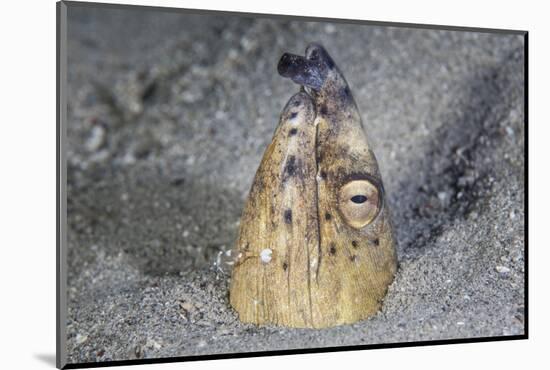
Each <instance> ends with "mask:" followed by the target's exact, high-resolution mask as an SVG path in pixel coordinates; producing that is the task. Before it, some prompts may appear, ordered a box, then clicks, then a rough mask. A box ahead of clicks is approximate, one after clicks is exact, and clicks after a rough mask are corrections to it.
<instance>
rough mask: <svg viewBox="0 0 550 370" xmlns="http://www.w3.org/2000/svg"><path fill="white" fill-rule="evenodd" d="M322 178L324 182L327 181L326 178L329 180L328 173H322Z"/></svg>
mask: <svg viewBox="0 0 550 370" xmlns="http://www.w3.org/2000/svg"><path fill="white" fill-rule="evenodd" d="M321 178H322V179H323V180H326V178H327V173H326V172H325V171H321Z"/></svg>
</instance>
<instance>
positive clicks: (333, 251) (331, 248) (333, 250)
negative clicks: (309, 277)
mask: <svg viewBox="0 0 550 370" xmlns="http://www.w3.org/2000/svg"><path fill="white" fill-rule="evenodd" d="M328 252H329V253H330V254H331V255H333V256H334V255H335V254H336V246H335V245H334V243H330V249H329V250H328Z"/></svg>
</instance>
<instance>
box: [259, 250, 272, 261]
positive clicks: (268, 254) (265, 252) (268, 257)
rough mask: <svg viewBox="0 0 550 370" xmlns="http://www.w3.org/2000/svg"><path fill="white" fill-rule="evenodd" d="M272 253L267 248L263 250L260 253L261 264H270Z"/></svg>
mask: <svg viewBox="0 0 550 370" xmlns="http://www.w3.org/2000/svg"><path fill="white" fill-rule="evenodd" d="M272 253H273V251H272V250H271V249H269V248H266V249H264V250H263V251H262V252H261V253H260V259H261V260H262V262H263V263H269V262H271V254H272Z"/></svg>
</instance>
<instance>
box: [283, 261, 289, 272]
mask: <svg viewBox="0 0 550 370" xmlns="http://www.w3.org/2000/svg"><path fill="white" fill-rule="evenodd" d="M287 268H288V263H286V262H283V270H285V271H286V269H287Z"/></svg>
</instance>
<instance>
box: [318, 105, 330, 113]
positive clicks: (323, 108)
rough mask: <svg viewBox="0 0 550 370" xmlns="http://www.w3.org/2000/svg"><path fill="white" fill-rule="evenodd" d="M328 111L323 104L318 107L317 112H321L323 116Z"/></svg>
mask: <svg viewBox="0 0 550 370" xmlns="http://www.w3.org/2000/svg"><path fill="white" fill-rule="evenodd" d="M327 112H328V109H327V106H326V105H325V104H323V105H321V108H320V109H319V113H321V114H322V115H323V116H326V115H327Z"/></svg>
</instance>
